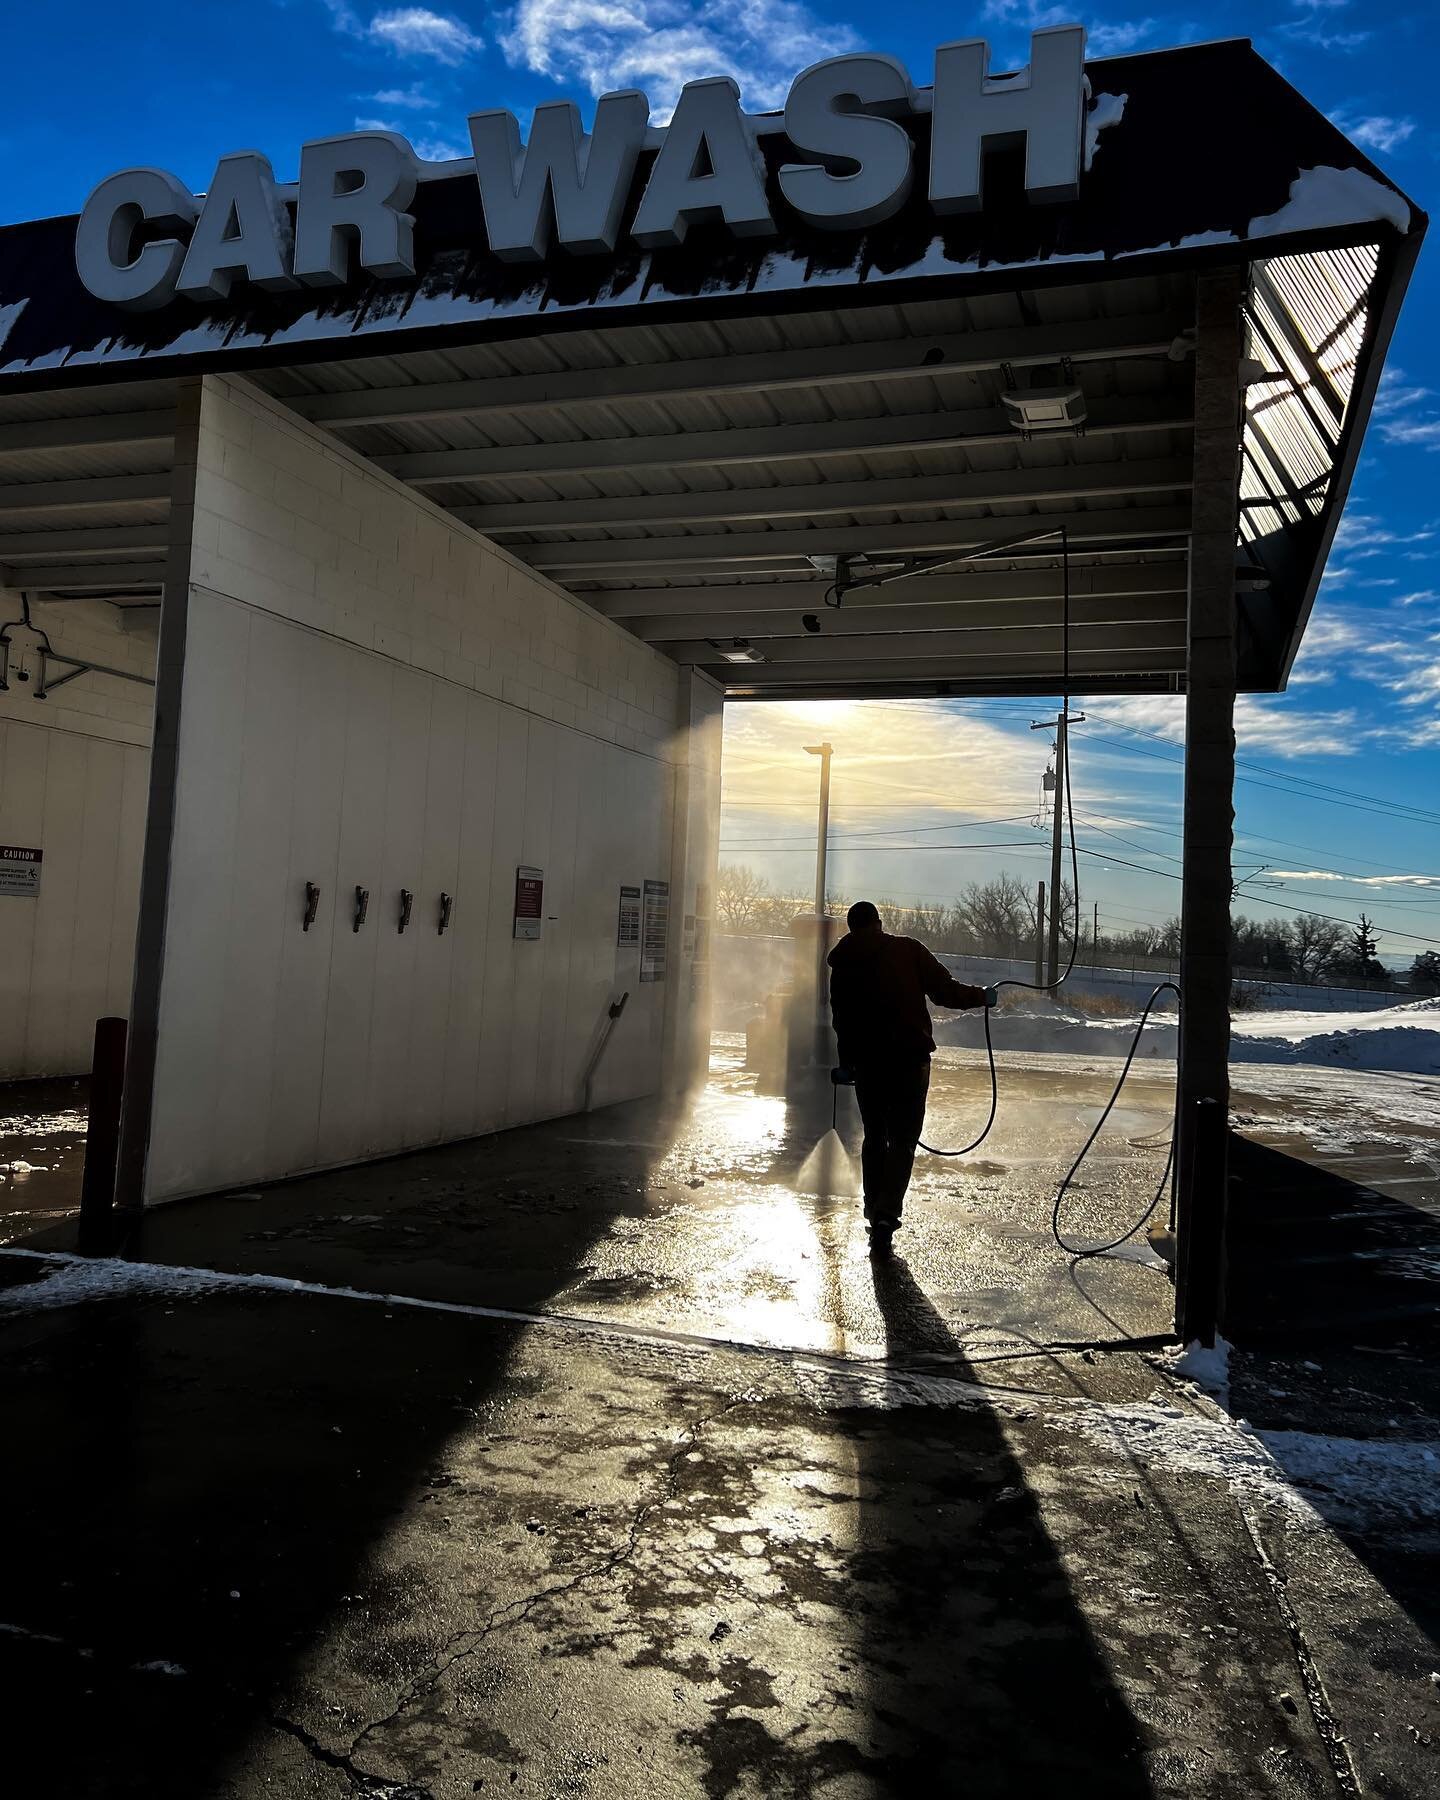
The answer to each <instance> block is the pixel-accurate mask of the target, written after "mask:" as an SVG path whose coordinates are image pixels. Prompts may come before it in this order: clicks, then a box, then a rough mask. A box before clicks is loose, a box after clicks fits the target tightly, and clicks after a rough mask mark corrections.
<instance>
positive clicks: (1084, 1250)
mask: <svg viewBox="0 0 1440 1800" xmlns="http://www.w3.org/2000/svg"><path fill="white" fill-rule="evenodd" d="M1167 992H1168V993H1171V994H1173V995H1174V996H1175V998H1176V999H1177V1000H1178V999H1179V998H1180V990H1179V988H1178V987H1177V986H1176V985H1175V983H1174V982H1173V981H1162V982H1161V983H1160V985H1159V986H1158V987H1157V988H1156V989H1155V991H1154V993H1152V994H1151V996H1150V998H1149V999H1148V1000H1147V1001H1146V1002H1145V1010H1144V1011H1143V1012H1142V1013H1141V1014H1140V1022H1139V1023H1138V1024H1137V1025H1136V1027H1135V1035H1134V1037H1133V1038H1131V1040H1130V1052H1129V1054H1128V1055H1127V1056H1126V1058H1125V1066H1124V1068H1123V1069H1121V1071H1120V1078H1119V1080H1118V1081H1117V1082H1116V1083H1115V1087H1114V1090H1113V1091H1112V1093H1111V1095H1110V1098H1109V1099H1108V1100H1107V1101H1106V1102H1105V1110H1104V1111H1103V1112H1102V1113H1101V1115H1100V1117H1099V1118H1098V1119H1097V1120H1096V1121H1095V1126H1094V1129H1093V1130H1092V1131H1091V1133H1090V1135H1089V1137H1088V1138H1086V1140H1085V1142H1084V1144H1083V1146H1082V1147H1081V1150H1080V1154H1079V1155H1078V1156H1077V1157H1076V1158H1075V1160H1074V1162H1073V1163H1071V1165H1070V1167H1069V1169H1068V1170H1067V1171H1066V1174H1065V1179H1064V1180H1063V1181H1062V1182H1061V1183H1060V1186H1059V1187H1058V1188H1057V1189H1056V1190H1055V1204H1054V1205H1053V1206H1052V1207H1051V1208H1050V1235H1051V1237H1053V1238H1054V1240H1055V1242H1056V1243H1057V1244H1058V1245H1059V1246H1060V1248H1061V1249H1062V1250H1063V1251H1065V1252H1066V1254H1067V1255H1069V1256H1081V1257H1084V1256H1105V1255H1106V1254H1108V1252H1109V1251H1111V1250H1118V1249H1119V1248H1120V1246H1121V1245H1122V1244H1124V1243H1128V1242H1129V1240H1130V1239H1131V1238H1133V1237H1134V1236H1135V1235H1136V1233H1137V1232H1139V1231H1140V1230H1142V1229H1143V1228H1144V1226H1145V1225H1146V1224H1147V1223H1148V1222H1149V1219H1150V1217H1151V1215H1152V1214H1153V1213H1154V1211H1155V1208H1156V1207H1157V1206H1158V1205H1159V1204H1160V1202H1161V1200H1162V1199H1163V1198H1164V1196H1165V1189H1166V1186H1167V1185H1168V1183H1169V1180H1170V1170H1171V1167H1172V1166H1173V1164H1174V1161H1175V1139H1174V1136H1173V1135H1172V1136H1171V1139H1170V1144H1169V1148H1168V1149H1167V1150H1166V1152H1165V1170H1164V1173H1163V1174H1162V1175H1161V1177H1160V1185H1159V1187H1157V1188H1156V1190H1155V1198H1154V1199H1153V1200H1152V1201H1151V1202H1150V1204H1149V1205H1148V1206H1147V1207H1146V1208H1145V1210H1144V1212H1142V1213H1141V1215H1140V1217H1139V1218H1138V1219H1137V1220H1136V1221H1135V1223H1134V1224H1133V1225H1132V1226H1131V1227H1130V1228H1129V1230H1128V1231H1122V1232H1121V1234H1120V1236H1119V1237H1117V1238H1112V1239H1111V1241H1110V1242H1109V1243H1108V1244H1092V1245H1081V1244H1067V1243H1066V1241H1065V1239H1064V1238H1063V1237H1062V1236H1061V1235H1060V1208H1061V1207H1062V1206H1063V1205H1064V1203H1065V1196H1066V1194H1067V1193H1068V1192H1069V1191H1070V1184H1071V1183H1072V1182H1073V1181H1074V1179H1075V1177H1076V1176H1077V1175H1078V1174H1079V1172H1080V1165H1081V1163H1083V1162H1084V1160H1085V1158H1086V1157H1087V1156H1088V1155H1089V1154H1090V1151H1091V1149H1092V1147H1093V1146H1094V1143H1095V1140H1096V1138H1098V1137H1099V1135H1100V1133H1101V1131H1102V1129H1103V1128H1104V1125H1105V1121H1106V1120H1107V1119H1108V1118H1109V1117H1110V1114H1111V1113H1112V1112H1113V1111H1114V1109H1115V1102H1116V1101H1117V1100H1118V1099H1119V1098H1120V1090H1121V1089H1122V1088H1123V1087H1124V1085H1125V1078H1126V1076H1127V1075H1128V1074H1129V1073H1130V1065H1131V1063H1133V1062H1134V1060H1135V1053H1136V1052H1137V1051H1138V1050H1139V1048H1140V1034H1141V1032H1143V1031H1144V1029H1145V1027H1146V1025H1147V1024H1148V1023H1149V1020H1150V1014H1151V1012H1152V1011H1153V1010H1154V1006H1155V1002H1156V1001H1157V1000H1158V999H1159V998H1160V996H1161V995H1162V994H1164V993H1167Z"/></svg>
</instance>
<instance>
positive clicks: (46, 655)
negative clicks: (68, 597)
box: [0, 594, 155, 700]
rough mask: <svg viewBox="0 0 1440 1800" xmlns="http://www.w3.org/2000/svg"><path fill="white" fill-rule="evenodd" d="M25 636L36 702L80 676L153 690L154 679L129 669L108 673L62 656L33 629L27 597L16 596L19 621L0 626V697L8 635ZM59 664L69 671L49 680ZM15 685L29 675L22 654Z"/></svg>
mask: <svg viewBox="0 0 1440 1800" xmlns="http://www.w3.org/2000/svg"><path fill="white" fill-rule="evenodd" d="M17 628H18V629H19V630H21V631H25V632H28V633H29V634H30V636H31V637H33V638H34V640H35V643H34V650H35V654H36V656H37V657H38V658H39V664H40V668H39V677H40V678H39V680H38V681H37V682H36V683H35V693H34V695H33V698H34V699H36V700H46V699H48V698H49V697H50V695H51V694H53V693H54V692H55V690H56V688H62V687H64V686H65V684H66V682H67V681H74V680H76V679H77V678H78V677H79V676H81V675H113V676H114V677H115V679H116V680H117V681H134V682H138V683H139V685H140V686H141V687H150V688H153V687H154V685H155V682H154V678H153V677H152V676H149V675H136V674H134V673H133V672H132V671H131V670H129V669H112V668H111V667H110V666H109V665H108V664H106V663H92V662H79V661H77V660H76V658H75V657H73V656H63V655H62V654H61V653H60V652H59V651H58V650H56V649H55V647H54V646H53V645H52V644H51V642H50V637H49V633H48V632H46V630H45V629H44V627H43V626H41V625H37V624H36V623H35V621H34V620H33V619H32V618H31V617H30V596H29V595H28V594H21V596H20V617H19V618H18V619H7V620H5V621H4V623H3V624H0V694H3V693H8V692H9V689H10V641H11V639H10V634H11V632H13V631H15V630H16V629H17ZM52 663H56V664H62V665H63V666H64V667H66V668H67V669H69V671H70V673H69V674H68V675H57V676H56V677H55V678H54V680H53V681H52V680H51V679H50V665H51V664H52ZM15 679H16V680H17V681H24V682H28V681H29V679H30V671H29V670H28V669H27V668H26V666H25V661H24V651H23V650H22V652H21V661H20V668H19V671H18V673H17V675H16V677H15Z"/></svg>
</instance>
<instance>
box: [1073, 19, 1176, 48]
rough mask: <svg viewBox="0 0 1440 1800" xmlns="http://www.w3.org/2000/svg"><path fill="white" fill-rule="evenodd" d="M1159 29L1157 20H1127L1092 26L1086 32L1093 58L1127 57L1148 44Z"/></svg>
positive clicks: (1087, 44)
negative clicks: (1131, 52)
mask: <svg viewBox="0 0 1440 1800" xmlns="http://www.w3.org/2000/svg"><path fill="white" fill-rule="evenodd" d="M1158 29H1159V21H1158V20H1157V19H1125V20H1121V21H1120V22H1119V23H1117V24H1114V25H1106V24H1103V23H1102V24H1099V25H1092V26H1090V27H1089V29H1088V31H1087V32H1086V39H1085V41H1086V47H1087V50H1088V53H1089V54H1090V55H1091V56H1127V55H1128V54H1129V53H1130V51H1132V50H1138V49H1139V48H1140V46H1141V45H1142V44H1148V43H1149V42H1150V41H1151V39H1152V38H1153V37H1154V36H1155V33H1156V31H1157V30H1158Z"/></svg>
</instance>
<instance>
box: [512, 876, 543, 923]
mask: <svg viewBox="0 0 1440 1800" xmlns="http://www.w3.org/2000/svg"><path fill="white" fill-rule="evenodd" d="M544 904H545V871H544V870H543V869H532V868H528V867H527V866H526V865H525V864H523V863H522V864H521V865H520V867H519V868H518V869H516V871H515V936H516V937H517V938H527V939H534V938H538V937H539V935H540V926H541V922H542V920H543V919H544V916H545V915H544Z"/></svg>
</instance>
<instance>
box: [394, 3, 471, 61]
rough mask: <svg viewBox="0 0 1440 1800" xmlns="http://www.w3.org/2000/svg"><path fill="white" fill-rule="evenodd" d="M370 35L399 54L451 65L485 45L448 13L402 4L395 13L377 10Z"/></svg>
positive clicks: (463, 59)
mask: <svg viewBox="0 0 1440 1800" xmlns="http://www.w3.org/2000/svg"><path fill="white" fill-rule="evenodd" d="M369 36H370V37H372V38H374V39H375V41H376V42H377V43H380V44H384V45H386V46H387V47H388V48H389V49H392V50H394V51H395V53H396V55H397V56H427V57H430V58H432V59H433V60H434V61H435V62H441V63H448V64H450V65H451V66H452V67H453V66H454V65H455V64H456V63H462V62H464V61H465V59H466V57H468V56H473V55H474V53H475V52H476V51H477V50H479V49H481V48H483V46H484V42H485V40H484V39H483V38H480V37H477V36H476V35H475V33H474V32H473V31H471V30H470V29H469V28H468V27H467V26H465V25H463V24H462V23H461V22H460V20H459V19H456V18H452V17H450V16H449V15H448V14H446V13H433V12H431V11H430V10H429V8H428V7H424V6H401V7H397V8H396V9H395V11H394V12H384V13H376V15H375V17H374V18H373V19H372V20H371V21H370V29H369Z"/></svg>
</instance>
